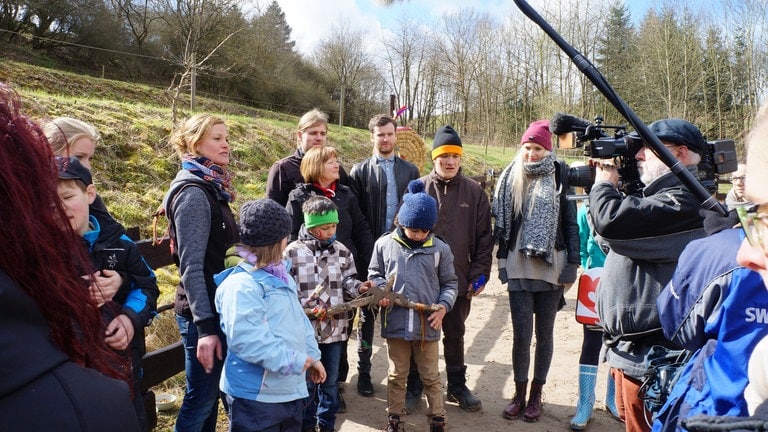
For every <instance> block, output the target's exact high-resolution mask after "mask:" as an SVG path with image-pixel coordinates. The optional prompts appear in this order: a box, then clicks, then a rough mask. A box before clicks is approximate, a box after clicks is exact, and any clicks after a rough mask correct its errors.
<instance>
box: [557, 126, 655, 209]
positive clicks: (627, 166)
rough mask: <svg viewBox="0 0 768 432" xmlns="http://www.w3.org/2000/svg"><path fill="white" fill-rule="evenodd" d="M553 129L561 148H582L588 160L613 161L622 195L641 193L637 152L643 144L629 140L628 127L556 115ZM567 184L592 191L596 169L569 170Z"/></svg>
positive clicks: (573, 168) (574, 168)
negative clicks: (616, 168) (617, 172)
mask: <svg viewBox="0 0 768 432" xmlns="http://www.w3.org/2000/svg"><path fill="white" fill-rule="evenodd" d="M550 130H551V131H552V133H553V134H555V135H557V136H558V142H559V147H560V148H579V147H583V148H584V156H586V157H588V158H591V159H613V161H614V164H615V165H616V166H617V167H618V170H619V177H620V178H621V180H620V185H619V188H620V189H621V191H622V192H624V193H626V194H627V195H633V194H635V193H638V192H639V191H640V190H642V188H643V183H642V182H641V181H640V173H639V171H638V170H637V160H636V159H635V153H637V151H638V150H640V146H641V145H642V143H641V142H638V140H632V139H630V138H629V133H628V132H627V127H626V126H619V125H604V124H603V118H602V117H601V116H597V117H596V118H595V122H594V123H590V122H589V121H587V120H584V119H582V118H579V117H575V116H572V115H569V114H563V113H557V114H555V116H554V117H553V118H552V121H551V122H550ZM609 131H610V132H611V133H609ZM568 183H569V185H571V186H580V187H583V188H585V189H587V190H589V188H590V187H591V186H592V184H594V183H595V168H594V167H593V166H581V167H572V168H570V169H569V171H568Z"/></svg>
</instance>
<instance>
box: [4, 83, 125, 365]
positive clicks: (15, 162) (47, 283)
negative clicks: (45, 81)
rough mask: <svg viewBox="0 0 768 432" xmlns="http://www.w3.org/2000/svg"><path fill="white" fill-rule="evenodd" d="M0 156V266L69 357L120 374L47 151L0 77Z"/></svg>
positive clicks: (87, 264)
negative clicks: (31, 301) (30, 300)
mask: <svg viewBox="0 0 768 432" xmlns="http://www.w3.org/2000/svg"><path fill="white" fill-rule="evenodd" d="M0 160H2V161H3V165H4V167H5V168H4V169H1V170H0V215H3V216H2V219H3V221H2V223H0V238H2V239H3V249H4V250H3V253H0V269H2V271H4V272H5V273H6V274H8V276H9V277H10V278H11V279H12V280H13V281H14V282H16V283H17V284H18V285H19V286H20V287H21V289H22V290H24V291H25V292H26V293H27V294H29V296H30V297H32V298H33V299H34V300H35V302H36V303H37V305H38V307H39V308H40V310H41V311H42V313H43V315H44V316H45V317H46V319H47V320H48V328H49V331H50V334H51V339H52V341H53V342H54V344H55V345H56V346H58V347H59V348H60V349H61V350H62V351H64V352H65V353H66V354H67V355H68V356H69V358H70V359H71V360H72V361H73V362H75V363H77V364H80V365H82V366H85V367H89V368H93V369H96V370H97V371H99V372H101V373H103V374H105V375H107V376H109V377H112V378H117V379H123V380H125V379H126V376H127V368H126V364H125V361H124V360H122V359H121V357H120V356H118V355H117V353H116V352H114V351H113V350H112V349H110V348H109V347H108V346H107V344H106V343H105V342H104V331H103V328H104V327H103V325H102V322H101V318H100V314H99V309H98V306H97V305H96V303H95V301H94V300H93V299H92V298H91V295H90V292H89V290H88V285H87V283H86V282H85V281H84V279H83V278H82V277H81V276H82V275H83V274H90V273H92V271H93V270H92V266H91V264H90V260H89V258H88V255H87V251H86V250H85V248H84V247H83V246H82V239H80V238H79V236H78V235H77V234H76V233H75V232H74V231H73V230H72V228H71V227H70V225H69V223H67V217H66V215H65V213H64V209H63V207H62V204H61V201H60V200H59V197H58V194H57V191H56V185H57V181H58V174H57V171H56V166H55V164H54V155H53V152H52V150H51V148H50V147H49V145H48V141H47V140H46V138H45V135H43V132H42V130H40V128H39V127H38V126H37V125H36V124H35V123H34V122H32V120H31V119H29V118H27V117H26V116H24V115H23V114H22V113H21V101H20V99H19V97H18V95H16V93H15V92H14V91H13V90H12V89H11V88H10V87H8V86H7V85H6V84H3V83H0Z"/></svg>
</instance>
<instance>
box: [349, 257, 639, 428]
mask: <svg viewBox="0 0 768 432" xmlns="http://www.w3.org/2000/svg"><path fill="white" fill-rule="evenodd" d="M495 275H496V272H495V269H494V272H493V276H492V277H491V282H490V283H489V284H488V287H487V289H486V290H485V292H484V293H483V294H482V295H481V296H479V297H478V298H476V299H475V300H474V301H473V305H472V313H471V315H470V316H469V319H468V320H467V334H466V339H465V343H466V347H467V355H466V362H467V366H468V370H467V374H468V380H467V381H468V382H467V385H468V386H469V388H470V389H472V390H473V391H474V393H475V395H476V396H477V397H478V398H479V399H480V400H481V401H482V402H483V410H482V411H479V412H475V413H467V412H465V411H463V410H461V409H459V407H458V406H457V405H456V404H452V403H446V408H447V411H448V419H447V420H448V427H447V430H449V431H467V432H469V431H482V432H501V431H510V430H526V431H534V432H545V431H567V430H570V428H569V423H568V422H569V420H570V418H571V416H572V415H573V414H574V410H575V406H576V398H577V395H578V388H577V385H578V367H579V366H578V364H579V354H580V352H581V339H582V326H581V324H579V323H577V322H576V321H575V319H574V308H575V304H576V289H575V287H574V288H573V289H571V290H570V291H569V292H568V293H566V299H567V301H568V304H567V305H566V306H565V308H563V310H562V311H560V312H559V313H558V315H557V321H556V324H555V355H554V359H553V361H552V367H551V369H550V372H549V376H548V378H547V384H546V386H545V387H544V398H543V400H544V408H543V415H542V416H541V418H540V419H539V421H538V422H536V423H525V422H523V421H522V420H512V421H510V420H506V419H504V418H503V417H502V416H501V412H502V410H503V409H504V407H505V406H506V404H507V402H508V401H509V399H510V398H511V397H512V396H513V394H514V381H513V378H512V325H511V322H510V316H509V302H508V297H507V293H506V291H505V289H504V287H503V286H502V285H501V283H500V282H499V281H498V279H497V278H496V276H495ZM378 336H379V332H378V329H377V332H376V338H375V340H374V342H375V343H374V345H375V346H374V354H373V373H372V378H373V381H374V387H375V389H376V394H375V395H374V397H370V398H365V397H362V396H360V395H358V394H357V392H356V391H355V385H356V383H357V371H356V368H355V362H356V361H357V352H356V351H355V347H356V343H357V341H356V340H350V343H349V359H350V363H352V364H351V369H352V370H351V371H350V376H349V378H348V380H347V384H346V391H345V392H344V398H345V400H346V402H347V412H346V413H344V414H339V416H338V420H337V423H336V429H337V430H338V431H339V432H361V431H373V430H382V429H383V427H384V425H385V423H386V418H387V414H386V390H387V384H386V378H387V372H386V371H387V353H386V348H385V347H383V346H382V343H381V339H380V338H379V337H378ZM534 343H535V340H534ZM440 368H441V374H442V378H443V382H444V383H445V379H446V378H445V370H444V368H445V364H444V363H443V361H442V347H441V360H440ZM607 373H608V367H607V365H606V364H605V363H603V364H601V365H600V370H599V375H598V384H597V390H596V393H597V402H596V403H595V407H596V409H595V411H594V415H593V420H592V422H591V423H590V424H589V427H588V430H589V431H591V432H608V431H621V430H623V429H624V427H623V424H622V423H619V422H617V421H616V420H614V419H613V417H612V416H611V415H610V414H609V413H608V412H607V411H605V409H604V408H603V403H604V398H605V381H606V375H607ZM530 376H533V372H531V375H530ZM425 404H426V400H423V401H422V405H421V406H422V409H421V410H420V411H417V412H416V413H414V414H412V415H410V416H408V417H407V418H406V422H407V425H406V431H408V432H411V431H428V430H429V426H428V423H427V418H426V416H425V415H424V413H425V410H424V409H423V408H424V406H425Z"/></svg>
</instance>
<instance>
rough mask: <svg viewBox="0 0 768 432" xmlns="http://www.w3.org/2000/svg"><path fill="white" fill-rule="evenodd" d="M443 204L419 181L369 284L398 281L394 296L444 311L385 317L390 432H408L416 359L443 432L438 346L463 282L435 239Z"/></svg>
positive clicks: (400, 311)
mask: <svg viewBox="0 0 768 432" xmlns="http://www.w3.org/2000/svg"><path fill="white" fill-rule="evenodd" d="M435 222H437V202H436V201H435V199H434V198H432V197H431V196H429V195H428V194H426V193H424V183H423V182H422V181H420V180H413V181H411V182H410V183H409V184H408V193H407V194H405V195H404V196H403V203H402V205H401V206H400V210H399V212H398V214H397V217H396V228H395V230H394V231H393V232H391V233H388V234H385V235H384V236H382V237H380V238H379V239H378V240H377V241H376V244H375V245H374V248H373V256H372V258H371V264H370V266H369V268H368V278H369V279H370V280H371V281H372V282H373V283H374V284H375V285H376V286H379V287H382V286H384V285H385V284H386V282H387V280H388V279H389V278H390V277H392V276H394V277H395V279H394V285H393V287H392V291H394V292H396V293H399V294H402V295H403V296H405V297H407V298H408V300H410V301H411V302H414V303H421V304H424V305H433V304H434V305H437V307H438V310H437V311H435V312H432V313H428V312H426V311H422V310H416V309H409V308H404V307H401V306H397V305H391V303H390V302H389V301H388V300H386V299H385V300H382V302H380V303H379V305H380V306H383V307H388V306H391V309H389V310H388V311H387V312H386V313H384V314H383V316H384V319H383V320H382V324H381V337H382V338H384V339H386V341H387V354H388V355H389V361H390V365H391V366H390V371H389V378H388V381H387V411H388V413H389V418H388V421H387V427H386V429H385V430H386V431H389V432H396V431H400V430H402V426H401V425H402V423H403V420H402V418H401V416H404V415H405V414H406V411H405V384H406V379H407V377H408V372H409V370H410V361H411V356H413V357H414V359H415V362H416V365H417V367H418V370H419V374H420V376H421V380H422V382H423V384H424V389H425V393H426V396H427V402H428V404H429V410H428V412H427V416H429V417H430V418H431V425H430V430H431V431H434V432H442V431H443V428H444V425H445V408H444V402H443V395H442V386H441V380H440V371H439V369H438V356H439V353H438V349H439V346H438V343H439V340H440V329H441V326H442V321H443V317H445V314H446V313H447V312H448V311H449V310H450V309H451V308H452V307H453V304H454V302H455V301H456V295H457V293H458V280H457V278H456V274H455V272H454V270H453V253H452V252H451V248H450V247H449V246H448V244H447V243H445V242H444V241H442V240H440V239H439V238H437V237H435V236H434V235H433V233H432V229H433V228H434V226H435Z"/></svg>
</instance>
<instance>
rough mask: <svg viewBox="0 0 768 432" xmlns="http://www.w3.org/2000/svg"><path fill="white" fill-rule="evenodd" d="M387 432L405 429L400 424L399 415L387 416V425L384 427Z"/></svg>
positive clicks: (401, 431) (399, 431)
mask: <svg viewBox="0 0 768 432" xmlns="http://www.w3.org/2000/svg"><path fill="white" fill-rule="evenodd" d="M384 431H385V432H403V431H404V429H403V427H402V426H400V416H399V415H390V416H389V418H387V427H386V428H384Z"/></svg>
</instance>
